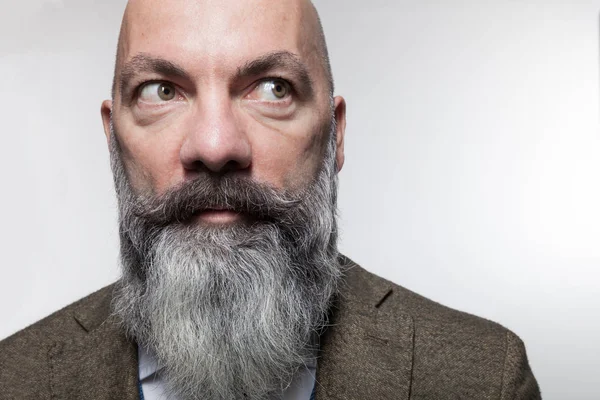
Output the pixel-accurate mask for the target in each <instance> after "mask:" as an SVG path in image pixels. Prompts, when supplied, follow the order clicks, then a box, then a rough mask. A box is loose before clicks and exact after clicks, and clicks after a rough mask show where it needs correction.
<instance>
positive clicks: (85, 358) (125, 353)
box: [48, 289, 139, 400]
mask: <svg viewBox="0 0 600 400" xmlns="http://www.w3.org/2000/svg"><path fill="white" fill-rule="evenodd" d="M111 294H112V292H111V291H110V289H107V290H106V293H105V295H104V296H101V297H100V298H99V299H98V301H90V302H85V303H82V304H80V305H79V306H78V307H76V308H75V310H74V312H73V317H74V318H75V320H76V321H77V322H78V323H79V325H81V327H82V328H83V329H84V330H85V331H86V332H87V334H83V335H77V336H75V337H72V338H70V339H69V340H67V341H56V342H55V343H54V344H53V345H52V346H51V348H50V349H49V352H48V360H49V364H50V365H49V366H50V378H51V385H50V390H51V392H52V396H53V397H52V398H57V399H85V398H87V399H94V400H112V399H122V400H138V399H139V397H138V359H137V351H136V346H135V344H134V343H133V342H132V341H130V340H128V339H127V337H126V335H125V333H124V332H123V330H122V329H121V328H120V327H119V325H118V323H117V321H116V320H115V318H114V317H111V316H110V301H111V298H112V296H111Z"/></svg>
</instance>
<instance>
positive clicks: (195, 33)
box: [121, 0, 316, 71]
mask: <svg viewBox="0 0 600 400" xmlns="http://www.w3.org/2000/svg"><path fill="white" fill-rule="evenodd" d="M307 11H308V10H307V5H306V4H305V2H302V1H298V0H176V1H164V0H136V1H133V2H131V3H130V4H129V6H128V8H127V11H126V17H125V21H126V24H125V26H124V37H123V43H122V49H121V50H122V53H123V54H122V59H123V60H127V59H129V58H131V57H133V56H135V55H136V54H139V53H148V54H152V55H157V56H162V57H164V58H167V59H170V60H172V61H175V62H178V63H180V64H182V65H194V66H197V67H198V68H200V69H202V70H207V69H209V70H213V71H218V70H228V69H230V68H235V67H237V66H238V65H239V64H240V63H242V62H244V61H247V60H248V59H253V58H254V57H256V56H258V55H262V54H265V53H269V52H272V51H280V50H286V51H290V52H292V53H294V54H296V55H298V56H299V57H300V58H302V59H305V60H306V61H307V63H309V64H311V63H310V61H311V60H310V58H311V57H310V55H311V54H314V53H315V52H316V48H315V43H314V42H315V40H313V38H311V35H310V33H309V32H310V31H311V29H310V28H309V26H310V24H309V23H308V19H309V18H308V16H307V14H308V12H307ZM313 35H314V33H313Z"/></svg>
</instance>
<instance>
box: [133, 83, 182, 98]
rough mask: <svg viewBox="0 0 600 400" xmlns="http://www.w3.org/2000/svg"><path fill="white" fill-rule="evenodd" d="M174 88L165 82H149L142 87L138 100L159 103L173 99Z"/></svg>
mask: <svg viewBox="0 0 600 400" xmlns="http://www.w3.org/2000/svg"><path fill="white" fill-rule="evenodd" d="M175 94H176V90H175V86H173V85H172V84H170V83H167V82H151V83H147V84H145V85H144V86H142V88H141V90H140V100H142V101H143V102H146V103H161V102H165V101H170V100H173V99H174V98H175Z"/></svg>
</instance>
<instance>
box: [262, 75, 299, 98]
mask: <svg viewBox="0 0 600 400" xmlns="http://www.w3.org/2000/svg"><path fill="white" fill-rule="evenodd" d="M255 91H256V96H257V97H258V98H259V99H260V100H265V101H280V100H283V99H285V98H286V97H287V96H289V95H290V92H291V87H290V84H289V83H287V82H286V81H284V80H281V79H270V80H266V81H262V82H261V83H259V84H258V86H257V87H256V89H255Z"/></svg>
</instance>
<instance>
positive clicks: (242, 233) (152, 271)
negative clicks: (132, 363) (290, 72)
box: [111, 124, 342, 400]
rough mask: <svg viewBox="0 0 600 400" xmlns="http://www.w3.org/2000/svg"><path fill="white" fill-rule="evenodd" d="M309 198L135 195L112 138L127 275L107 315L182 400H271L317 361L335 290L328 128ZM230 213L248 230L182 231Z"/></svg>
mask: <svg viewBox="0 0 600 400" xmlns="http://www.w3.org/2000/svg"><path fill="white" fill-rule="evenodd" d="M331 129H332V130H333V131H332V134H331V140H330V143H329V144H328V147H327V150H326V155H325V157H324V162H323V165H322V167H321V168H320V171H319V172H318V174H317V176H316V177H315V179H314V181H313V182H312V183H311V184H310V185H309V187H308V188H307V189H306V190H303V191H301V192H297V193H286V192H282V191H277V190H274V189H272V188H270V187H268V186H266V185H263V184H258V183H256V182H249V180H248V179H240V178H235V177H226V176H222V177H219V178H218V179H217V178H215V177H214V176H212V177H211V176H208V173H207V176H203V177H200V178H199V179H198V180H197V181H196V182H193V183H191V184H189V185H186V186H184V187H181V188H178V189H176V190H173V191H172V192H171V193H168V194H167V195H165V196H160V197H157V196H154V195H152V194H143V195H135V194H134V193H133V190H132V188H131V185H130V183H129V181H128V178H127V176H126V172H125V168H124V165H123V161H122V159H121V154H120V148H119V144H118V139H117V137H118V134H116V133H115V132H113V133H112V138H111V164H112V169H113V174H114V179H115V185H116V190H117V196H118V200H119V223H120V236H121V264H122V270H123V276H122V279H121V280H120V282H119V284H118V287H117V290H116V292H115V299H114V311H115V313H116V314H117V315H118V316H119V317H120V318H121V320H122V321H123V324H124V327H125V328H126V330H127V332H128V334H129V335H130V336H131V337H132V338H133V339H135V340H137V342H138V343H139V344H141V345H143V346H145V347H147V348H148V349H150V350H151V351H153V352H154V353H155V354H156V356H157V359H158V364H159V365H160V366H161V367H162V369H161V371H160V372H159V373H160V374H161V375H162V377H163V379H164V380H165V382H166V385H167V389H168V392H170V393H171V394H173V395H175V396H177V397H178V398H180V399H211V400H220V399H223V400H225V399H227V400H231V399H270V398H277V397H279V396H280V394H281V392H282V391H283V390H284V389H285V388H286V387H287V386H288V385H289V384H290V382H291V379H292V377H293V375H294V374H295V373H296V372H297V371H298V370H299V369H300V368H303V367H304V366H305V365H306V364H307V363H311V362H312V361H313V358H314V357H315V347H316V345H317V338H318V334H319V332H320V331H321V329H322V328H323V327H324V325H325V323H326V319H327V313H328V310H329V308H330V305H331V302H332V300H333V297H334V295H335V294H336V292H337V288H338V284H339V281H340V277H341V274H342V272H341V270H340V267H339V266H338V262H337V258H338V251H337V244H336V241H337V229H336V195H337V180H336V179H337V178H336V176H337V175H336V166H335V135H334V134H333V132H335V124H333V126H332V127H331ZM216 205H220V206H223V205H227V206H229V207H234V208H235V209H236V210H240V211H243V212H244V213H247V214H249V215H252V216H253V217H254V218H255V221H256V222H254V223H252V224H243V223H242V224H237V225H233V226H229V227H206V226H201V225H194V224H189V223H186V222H185V221H186V220H188V219H189V218H190V217H191V216H192V215H193V214H194V212H195V211H197V210H198V209H202V208H203V207H204V208H210V206H213V207H214V206H216Z"/></svg>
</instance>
